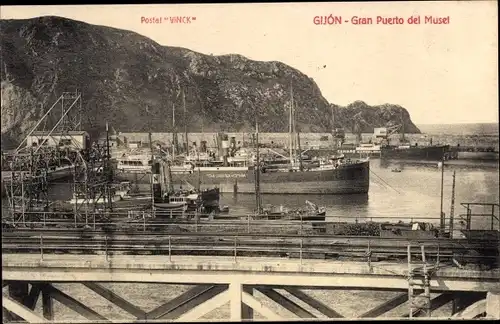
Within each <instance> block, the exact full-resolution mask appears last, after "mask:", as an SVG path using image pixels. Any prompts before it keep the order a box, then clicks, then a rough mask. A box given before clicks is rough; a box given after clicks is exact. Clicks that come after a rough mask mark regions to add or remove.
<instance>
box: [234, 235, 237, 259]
mask: <svg viewBox="0 0 500 324" xmlns="http://www.w3.org/2000/svg"><path fill="white" fill-rule="evenodd" d="M234 262H237V261H236V236H235V237H234Z"/></svg>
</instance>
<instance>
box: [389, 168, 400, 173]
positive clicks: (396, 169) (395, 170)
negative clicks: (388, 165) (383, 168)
mask: <svg viewBox="0 0 500 324" xmlns="http://www.w3.org/2000/svg"><path fill="white" fill-rule="evenodd" d="M391 172H401V169H398V168H394V169H392V170H391Z"/></svg>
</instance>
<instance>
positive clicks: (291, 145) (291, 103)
mask: <svg viewBox="0 0 500 324" xmlns="http://www.w3.org/2000/svg"><path fill="white" fill-rule="evenodd" d="M290 97H291V98H290V120H289V125H288V127H289V133H290V134H289V135H290V143H289V144H290V147H289V151H290V166H291V168H292V170H293V165H294V163H293V162H294V161H293V84H292V81H290Z"/></svg>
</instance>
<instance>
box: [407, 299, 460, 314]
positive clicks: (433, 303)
mask: <svg viewBox="0 0 500 324" xmlns="http://www.w3.org/2000/svg"><path fill="white" fill-rule="evenodd" d="M454 298H455V294H454V293H442V294H440V295H439V296H437V297H435V298H433V299H431V312H432V311H435V310H436V309H438V308H439V307H441V306H443V305H445V304H447V303H449V302H451V301H453V299H454ZM412 316H413V317H422V316H424V310H423V309H415V310H414V311H413V314H412ZM403 317H404V318H407V317H410V314H405V315H403Z"/></svg>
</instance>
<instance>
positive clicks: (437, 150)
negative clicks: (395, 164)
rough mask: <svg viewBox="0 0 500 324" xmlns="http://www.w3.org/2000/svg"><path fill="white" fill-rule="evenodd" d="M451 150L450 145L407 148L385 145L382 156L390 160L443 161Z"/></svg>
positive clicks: (381, 152)
mask: <svg viewBox="0 0 500 324" xmlns="http://www.w3.org/2000/svg"><path fill="white" fill-rule="evenodd" d="M449 150H450V147H449V145H442V146H427V147H419V146H413V147H410V148H406V149H397V148H390V147H383V148H382V149H381V151H380V157H381V158H382V159H388V160H389V159H394V160H420V161H441V160H443V158H445V159H446V157H447V153H448V152H449Z"/></svg>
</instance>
